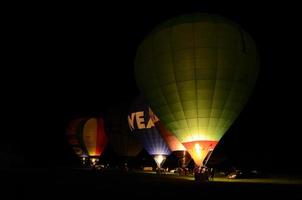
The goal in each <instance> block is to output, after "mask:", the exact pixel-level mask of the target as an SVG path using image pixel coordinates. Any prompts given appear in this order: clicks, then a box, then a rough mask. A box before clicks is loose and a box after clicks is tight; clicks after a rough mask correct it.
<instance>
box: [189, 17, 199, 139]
mask: <svg viewBox="0 0 302 200" xmlns="http://www.w3.org/2000/svg"><path fill="white" fill-rule="evenodd" d="M194 17H195V15H194ZM194 23H195V19H194V20H193V22H192V34H193V61H194V79H195V80H194V81H195V106H196V118H197V135H198V136H199V133H200V130H199V117H198V111H199V108H198V83H197V82H198V80H197V76H196V71H197V70H196V45H195V41H196V40H195V27H194ZM191 131H192V129H191ZM191 134H194V133H192V132H191Z"/></svg>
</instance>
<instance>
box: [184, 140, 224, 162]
mask: <svg viewBox="0 0 302 200" xmlns="http://www.w3.org/2000/svg"><path fill="white" fill-rule="evenodd" d="M217 143H218V141H192V142H185V143H183V145H184V146H185V147H186V148H187V151H188V152H189V154H190V155H191V157H192V159H193V160H194V162H195V164H196V166H198V167H200V166H203V165H204V164H206V163H205V161H206V160H208V159H209V156H208V154H209V152H212V151H213V150H214V148H215V146H216V145H217Z"/></svg>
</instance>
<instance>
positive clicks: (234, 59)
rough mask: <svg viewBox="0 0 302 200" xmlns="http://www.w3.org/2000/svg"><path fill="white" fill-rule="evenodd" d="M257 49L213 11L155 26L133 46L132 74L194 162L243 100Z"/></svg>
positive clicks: (208, 149)
mask: <svg viewBox="0 0 302 200" xmlns="http://www.w3.org/2000/svg"><path fill="white" fill-rule="evenodd" d="M258 64H259V62H258V53H257V50H256V46H255V44H254V42H253V40H252V38H251V36H250V35H249V34H248V33H247V32H246V31H244V30H243V29H242V28H241V27H240V26H239V25H237V24H235V23H233V22H231V21H229V20H227V19H225V18H223V17H220V16H216V15H209V14H192V15H183V16H179V17H176V18H174V19H171V20H168V21H167V22H165V23H163V24H161V25H159V26H158V27H157V28H155V30H154V31H153V32H151V33H150V35H148V36H147V37H146V38H145V39H144V41H143V42H142V43H141V45H140V46H139V48H138V50H137V55H136V60H135V77H136V81H137V84H138V87H139V88H140V90H141V91H142V92H143V93H144V95H145V97H146V99H147V100H148V102H149V103H150V105H151V107H152V109H153V110H154V112H155V113H156V114H157V116H158V117H159V118H160V120H161V122H163V124H164V125H165V127H166V128H167V129H168V130H170V131H171V132H172V133H173V134H175V136H176V137H177V138H178V139H179V141H180V142H181V143H182V144H183V145H184V146H185V147H186V149H187V150H188V152H189V153H190V155H191V156H192V158H193V160H194V162H195V164H196V165H197V166H202V163H203V161H204V158H205V157H206V155H207V154H208V152H211V151H212V150H213V149H214V148H215V146H216V145H217V143H218V141H219V140H220V139H221V137H222V136H223V134H224V133H225V132H226V131H227V130H228V129H229V127H230V126H231V124H232V123H233V122H234V120H235V119H236V118H237V117H238V115H239V113H240V112H241V110H242V109H243V107H244V105H245V104H246V102H247V100H248V97H249V95H250V94H251V92H252V89H253V87H254V84H255V82H256V78H257V74H258Z"/></svg>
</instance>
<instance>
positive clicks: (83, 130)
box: [66, 118, 107, 165]
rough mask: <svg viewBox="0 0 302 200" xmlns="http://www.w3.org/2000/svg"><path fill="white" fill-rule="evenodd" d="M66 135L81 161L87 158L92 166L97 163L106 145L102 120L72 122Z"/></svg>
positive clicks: (92, 119)
mask: <svg viewBox="0 0 302 200" xmlns="http://www.w3.org/2000/svg"><path fill="white" fill-rule="evenodd" d="M66 134H67V136H68V141H69V143H70V145H71V146H72V148H73V150H74V151H75V153H76V154H77V155H78V156H79V157H80V158H81V159H82V160H83V161H85V160H86V158H88V157H89V158H90V161H91V164H92V165H95V164H96V163H97V162H98V159H99V157H100V155H101V154H102V153H103V151H104V149H105V146H106V144H107V137H106V135H105V129H104V121H103V119H102V118H89V119H76V120H73V121H71V122H70V124H69V126H68V128H67V133H66Z"/></svg>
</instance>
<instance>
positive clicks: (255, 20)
mask: <svg viewBox="0 0 302 200" xmlns="http://www.w3.org/2000/svg"><path fill="white" fill-rule="evenodd" d="M184 2H187V1H184ZM297 7H298V6H297V5H283V4H281V3H270V4H267V5H264V4H260V3H258V4H256V3H250V4H249V3H246V2H243V3H241V4H238V3H234V4H221V3H217V4H214V3H212V4H205V3H182V4H181V3H171V4H168V3H166V4H162V3H161V4H159V3H157V4H156V3H151V2H150V3H147V2H144V3H140V4H138V3H133V4H128V3H122V4H118V3H116V4H114V3H112V4H108V5H102V6H95V7H94V6H93V9H92V10H90V9H89V8H87V7H86V8H85V9H84V8H82V7H81V5H68V6H66V5H64V6H54V5H52V6H45V5H43V6H41V8H40V9H29V10H22V8H21V10H22V12H20V13H19V12H17V11H15V12H11V13H10V14H8V15H7V16H6V17H5V19H4V20H5V26H7V28H6V29H5V30H4V32H5V35H7V37H5V38H6V42H7V44H8V45H7V48H6V53H5V55H7V56H6V57H7V58H8V59H9V61H8V62H5V63H4V65H3V66H2V68H6V70H4V69H2V74H1V75H2V76H3V78H2V84H1V85H2V87H3V89H2V95H1V96H2V103H1V104H2V107H3V109H2V110H4V112H2V117H3V118H4V123H3V126H4V128H3V129H2V131H1V134H2V135H3V137H2V138H3V139H2V140H1V141H0V145H1V147H2V148H0V152H1V151H3V152H4V154H13V155H16V156H17V157H18V158H19V159H20V160H22V161H21V164H20V165H22V166H50V167H51V166H63V165H68V164H70V163H73V162H74V160H75V156H74V155H73V152H72V151H71V149H70V148H69V146H68V143H67V141H66V138H65V135H64V131H65V127H66V124H67V123H68V121H69V120H70V119H71V118H73V117H77V116H102V115H103V114H104V112H105V111H106V110H108V109H109V108H110V107H114V106H115V105H119V104H123V105H127V104H129V103H130V102H131V101H132V100H133V99H134V98H135V96H136V95H138V94H139V91H138V88H137V86H136V84H135V79H134V75H133V65H134V57H135V52H136V48H137V47H138V45H139V43H140V42H141V41H142V39H143V38H144V37H145V36H146V35H147V34H148V33H149V32H150V31H151V30H152V29H153V28H154V27H155V26H156V25H158V24H159V23H162V22H163V21H164V20H166V19H169V18H171V17H174V16H177V15H179V14H185V13H192V12H207V13H214V14H219V15H221V16H224V17H226V18H228V19H230V20H233V21H234V22H236V23H238V24H240V25H241V26H242V27H243V28H244V29H245V30H246V31H247V32H249V33H250V34H251V36H252V37H253V38H254V40H255V43H256V45H257V47H258V50H259V53H260V62H261V66H260V74H259V79H258V82H257V85H256V87H255V90H254V92H253V94H252V96H251V98H250V101H249V102H248V104H247V106H246V108H245V109H244V110H243V112H242V113H241V115H240V116H239V118H238V120H237V121H236V122H235V123H234V124H233V126H232V127H231V129H230V130H229V131H228V132H227V133H226V134H225V136H224V137H223V139H222V141H221V144H220V145H219V146H218V148H219V149H220V150H222V151H224V152H226V154H227V155H228V156H229V157H231V158H232V159H233V160H234V161H235V162H236V163H239V165H240V164H242V163H243V164H246V163H247V164H248V165H255V166H260V167H265V168H269V169H270V168H272V169H286V170H287V171H292V170H297V169H300V168H301V167H302V166H301V164H300V163H299V160H301V155H300V153H301V148H300V139H299V138H300V135H301V134H302V132H301V130H300V126H301V122H300V118H301V117H300V114H301V104H300V101H301V97H299V95H300V93H301V86H300V85H301V80H300V76H301V75H300V68H301V55H300V54H301V34H300V33H301V32H300V30H299V28H300V27H299V26H300V25H301V22H300V21H299V20H300V19H299V18H300V16H299V15H300V14H299V12H298V11H297V9H296V8H297ZM5 78H6V80H4V79H5ZM126 109H127V108H126ZM4 154H3V155H4ZM0 155H2V154H0ZM16 166H17V164H16Z"/></svg>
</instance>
